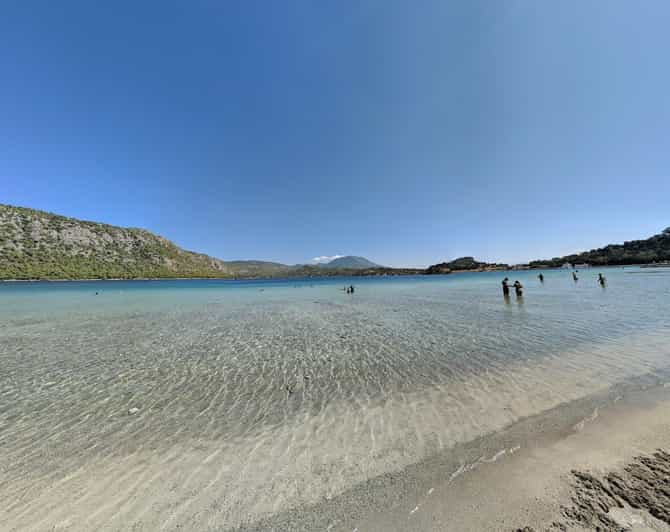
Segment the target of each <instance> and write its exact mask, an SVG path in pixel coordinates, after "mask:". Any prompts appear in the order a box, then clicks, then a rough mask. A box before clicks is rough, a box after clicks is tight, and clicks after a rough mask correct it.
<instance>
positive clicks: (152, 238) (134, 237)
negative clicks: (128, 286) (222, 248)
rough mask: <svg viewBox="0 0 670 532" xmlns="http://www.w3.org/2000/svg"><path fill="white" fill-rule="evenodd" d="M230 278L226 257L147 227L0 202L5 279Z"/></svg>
mask: <svg viewBox="0 0 670 532" xmlns="http://www.w3.org/2000/svg"><path fill="white" fill-rule="evenodd" d="M230 276H231V272H230V271H229V269H228V267H227V265H226V264H224V263H223V261H220V260H218V259H215V258H212V257H209V256H207V255H202V254H199V253H193V252H190V251H185V250H183V249H181V248H179V247H177V246H176V245H175V244H173V243H172V242H170V241H169V240H166V239H165V238H163V237H161V236H158V235H155V234H153V233H150V232H149V231H146V230H143V229H127V228H122V227H115V226H112V225H106V224H101V223H95V222H85V221H81V220H76V219H73V218H66V217H64V216H58V215H56V214H51V213H48V212H44V211H37V210H33V209H26V208H22V207H13V206H10V205H0V279H89V278H101V279H110V278H138V277H230Z"/></svg>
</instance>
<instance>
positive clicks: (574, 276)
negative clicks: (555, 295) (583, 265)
mask: <svg viewBox="0 0 670 532" xmlns="http://www.w3.org/2000/svg"><path fill="white" fill-rule="evenodd" d="M572 280H573V281H575V282H577V281H578V280H579V277H577V272H572Z"/></svg>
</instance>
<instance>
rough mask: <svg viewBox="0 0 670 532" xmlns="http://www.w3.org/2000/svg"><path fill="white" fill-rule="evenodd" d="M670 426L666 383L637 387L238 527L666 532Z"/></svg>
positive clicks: (558, 411)
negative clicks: (334, 498)
mask: <svg viewBox="0 0 670 532" xmlns="http://www.w3.org/2000/svg"><path fill="white" fill-rule="evenodd" d="M596 405H599V406H596ZM668 420H670V386H669V384H668V383H656V384H654V383H651V382H647V383H636V384H634V385H629V386H626V387H623V388H619V389H618V390H616V391H614V390H612V391H610V392H608V393H607V394H604V395H602V396H599V397H597V398H592V399H589V400H585V401H576V402H574V403H573V404H571V405H564V406H561V407H559V408H557V409H555V410H553V411H550V412H547V413H544V414H542V415H540V416H536V417H534V418H530V419H527V420H524V421H522V422H520V423H517V424H515V425H513V426H511V427H509V428H508V429H506V430H505V431H502V432H500V433H498V434H496V435H495V436H494V437H488V438H482V439H480V440H479V441H476V442H471V443H470V444H468V445H465V446H461V447H460V448H458V449H454V451H453V452H451V453H445V455H443V456H436V457H432V458H431V459H429V460H427V461H425V462H424V463H421V464H417V465H415V466H413V467H410V468H407V469H406V470H404V471H403V472H401V473H398V474H394V475H388V476H385V477H384V478H379V479H374V480H373V481H371V482H370V483H368V484H366V485H365V486H360V487H358V488H357V489H355V490H353V491H352V492H350V493H347V494H344V495H343V498H344V499H345V500H344V501H341V504H340V505H339V507H340V510H339V511H338V513H337V514H336V515H332V514H329V512H328V509H327V506H330V507H332V506H333V505H332V504H329V505H323V506H321V507H312V508H304V509H302V510H300V511H294V512H290V513H288V514H286V515H284V516H282V517H281V518H279V519H278V518H277V517H274V518H273V519H270V520H267V521H263V522H260V523H256V524H254V525H253V526H250V527H242V528H241V530H258V531H260V530H342V531H346V530H348V531H353V530H356V531H359V532H360V531H366V530H369V531H378V532H382V531H388V530H397V531H401V530H406V531H426V530H430V531H440V530H453V531H461V530H472V531H476V530H482V531H484V530H486V531H504V530H509V531H515V532H516V531H523V532H531V531H545V530H546V531H549V530H551V531H554V530H608V531H609V530H612V531H625V530H631V531H668V530H670V517H669V516H670V513H669V511H670V497H669V494H668V485H669V483H670V473H669V472H670V455H669V454H667V450H668V449H669V448H670V423H668ZM493 442H495V444H494V443H493ZM496 449H497V450H496ZM454 454H456V455H458V456H459V458H458V459H457V460H456V461H457V462H458V463H460V464H461V465H460V466H455V463H454V458H453V455H454ZM473 458H474V459H473ZM604 479H608V480H609V483H608V480H604ZM617 481H618V482H617ZM612 484H618V489H613V488H612ZM375 491H376V492H377V493H376V494H375V495H374V496H373V497H372V498H371V497H370V494H371V493H373V492H375ZM380 492H383V493H384V496H383V497H380V496H379V493H380ZM380 500H381V501H382V504H383V506H382V507H380V506H379V501H380ZM373 501H374V504H372V503H373ZM652 513H653V514H655V515H656V516H657V517H654V515H652Z"/></svg>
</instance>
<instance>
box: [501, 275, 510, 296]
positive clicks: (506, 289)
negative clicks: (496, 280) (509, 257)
mask: <svg viewBox="0 0 670 532" xmlns="http://www.w3.org/2000/svg"><path fill="white" fill-rule="evenodd" d="M508 283H509V279H508V278H507V277H505V278H504V279H503V280H502V289H503V295H504V296H509V284H508Z"/></svg>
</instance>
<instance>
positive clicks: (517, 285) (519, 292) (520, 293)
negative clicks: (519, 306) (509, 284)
mask: <svg viewBox="0 0 670 532" xmlns="http://www.w3.org/2000/svg"><path fill="white" fill-rule="evenodd" d="M514 292H515V293H516V297H523V285H522V284H521V283H520V282H519V281H518V280H516V281H514Z"/></svg>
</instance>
